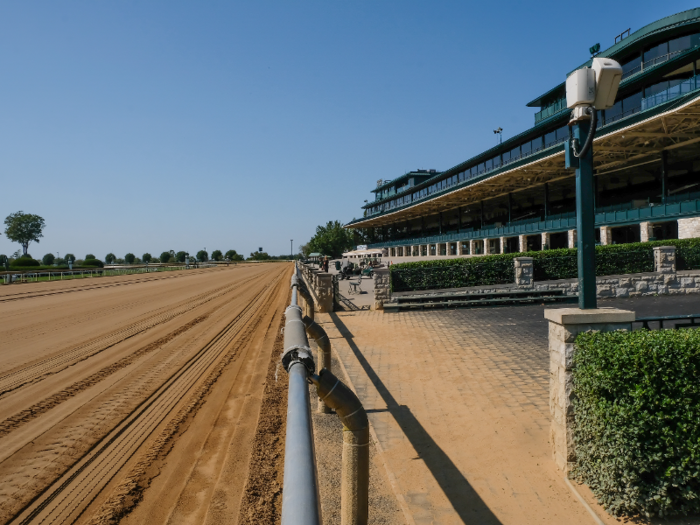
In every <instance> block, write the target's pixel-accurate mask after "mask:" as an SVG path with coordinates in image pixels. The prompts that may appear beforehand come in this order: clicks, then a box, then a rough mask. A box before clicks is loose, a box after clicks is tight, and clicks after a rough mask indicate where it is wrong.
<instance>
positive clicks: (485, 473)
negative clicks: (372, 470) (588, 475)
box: [317, 298, 700, 525]
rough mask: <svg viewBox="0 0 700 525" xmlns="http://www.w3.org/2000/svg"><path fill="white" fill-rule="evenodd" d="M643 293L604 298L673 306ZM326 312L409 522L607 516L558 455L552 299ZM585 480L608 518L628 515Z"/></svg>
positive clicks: (574, 520) (571, 521)
mask: <svg viewBox="0 0 700 525" xmlns="http://www.w3.org/2000/svg"><path fill="white" fill-rule="evenodd" d="M659 299H660V298H659ZM668 299H669V300H672V299H674V298H668ZM653 300H654V301H656V300H657V299H653ZM676 300H677V299H676ZM694 301H695V303H697V304H698V306H700V301H698V300H697V299H696V300H694ZM663 302H665V301H663ZM616 303H620V301H616ZM632 303H634V304H612V303H609V304H605V305H604V306H619V307H634V306H640V305H643V304H647V308H643V309H644V310H646V311H645V312H644V315H651V314H653V313H657V314H663V312H650V310H658V308H649V307H648V302H647V303H642V302H640V301H639V300H637V301H636V302H634V301H633V302H632ZM669 304H671V302H669ZM662 306H663V305H662ZM687 307H688V306H686V308H687ZM698 310H699V311H700V308H698ZM669 313H670V312H669ZM317 321H319V322H322V323H323V325H324V327H325V329H326V330H327V332H328V335H329V336H330V337H331V339H332V342H333V345H334V349H335V350H336V351H337V352H338V355H339V357H340V359H341V360H342V362H343V364H344V366H345V368H346V370H347V373H348V375H349V377H350V380H351V382H352V383H353V386H354V387H355V389H356V391H357V393H358V394H359V396H360V398H361V399H362V401H363V403H364V405H365V407H366V408H367V410H368V412H369V417H370V421H371V425H372V428H373V432H374V435H375V436H376V438H377V439H378V441H379V445H380V447H381V449H383V451H384V458H385V461H386V462H387V466H388V470H389V471H390V472H391V475H392V476H393V485H394V489H395V491H396V492H397V493H398V494H400V498H399V499H400V500H403V501H401V503H402V505H403V507H404V511H405V513H406V514H407V517H408V519H407V521H408V522H409V523H416V524H418V525H423V524H426V525H427V524H453V523H454V524H459V523H468V524H472V523H473V524H518V525H522V524H530V523H566V524H567V525H575V524H579V523H581V524H586V525H590V524H592V523H596V521H595V520H594V518H593V517H592V516H591V515H590V514H589V513H588V511H587V510H586V508H585V507H584V505H583V504H582V503H581V502H580V501H579V500H578V499H577V498H576V496H575V495H574V494H573V492H572V491H571V489H570V488H569V487H568V486H567V484H566V482H565V480H564V477H563V475H562V473H561V472H560V471H558V470H557V469H556V467H555V465H554V462H553V460H552V457H551V451H550V445H549V441H548V440H549V406H548V397H549V396H548V389H549V386H548V382H549V378H548V366H549V358H548V353H547V325H546V322H545V320H544V319H543V307H541V306H525V307H509V308H483V309H463V310H448V311H435V312H431V311H424V312H405V313H395V314H384V313H382V312H375V311H371V312H367V311H362V312H339V313H334V314H318V315H317ZM578 489H579V491H580V492H581V494H582V495H583V497H584V499H585V500H586V501H588V502H589V504H591V506H592V507H593V510H594V512H595V513H596V514H597V515H598V516H600V518H602V519H603V521H604V522H605V523H619V522H617V521H616V520H614V519H613V518H611V517H609V516H607V515H606V513H605V511H604V510H603V509H602V508H601V507H599V506H598V505H597V504H596V503H595V501H594V499H593V498H592V497H591V494H590V492H589V491H588V489H587V488H586V487H578ZM683 522H684V523H686V521H683ZM598 523H599V522H598ZM678 523H680V522H678ZM687 523H697V520H692V521H690V522H687Z"/></svg>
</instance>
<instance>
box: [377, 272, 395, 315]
mask: <svg viewBox="0 0 700 525" xmlns="http://www.w3.org/2000/svg"><path fill="white" fill-rule="evenodd" d="M389 272H390V270H389V268H375V269H374V309H375V310H383V309H384V303H385V302H386V301H388V300H390V299H391V286H390V285H391V277H390V273H389Z"/></svg>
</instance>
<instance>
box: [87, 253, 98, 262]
mask: <svg viewBox="0 0 700 525" xmlns="http://www.w3.org/2000/svg"><path fill="white" fill-rule="evenodd" d="M90 259H97V257H95V256H94V255H93V254H91V253H88V254H87V255H86V256H85V260H86V261H89V260H90Z"/></svg>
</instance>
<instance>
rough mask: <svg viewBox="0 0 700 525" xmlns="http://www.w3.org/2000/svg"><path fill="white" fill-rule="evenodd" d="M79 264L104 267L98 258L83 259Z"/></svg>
mask: <svg viewBox="0 0 700 525" xmlns="http://www.w3.org/2000/svg"><path fill="white" fill-rule="evenodd" d="M81 266H94V267H97V268H104V263H103V262H102V261H100V260H99V259H85V260H84V261H83V263H82V264H81Z"/></svg>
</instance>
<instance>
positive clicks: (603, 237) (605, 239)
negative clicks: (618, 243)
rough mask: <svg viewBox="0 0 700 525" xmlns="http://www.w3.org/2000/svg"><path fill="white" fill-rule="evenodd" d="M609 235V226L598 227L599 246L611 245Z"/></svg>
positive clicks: (610, 236)
mask: <svg viewBox="0 0 700 525" xmlns="http://www.w3.org/2000/svg"><path fill="white" fill-rule="evenodd" d="M610 233H611V232H610V226H601V227H600V244H603V245H607V244H611V243H612V235H611V234H610Z"/></svg>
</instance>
